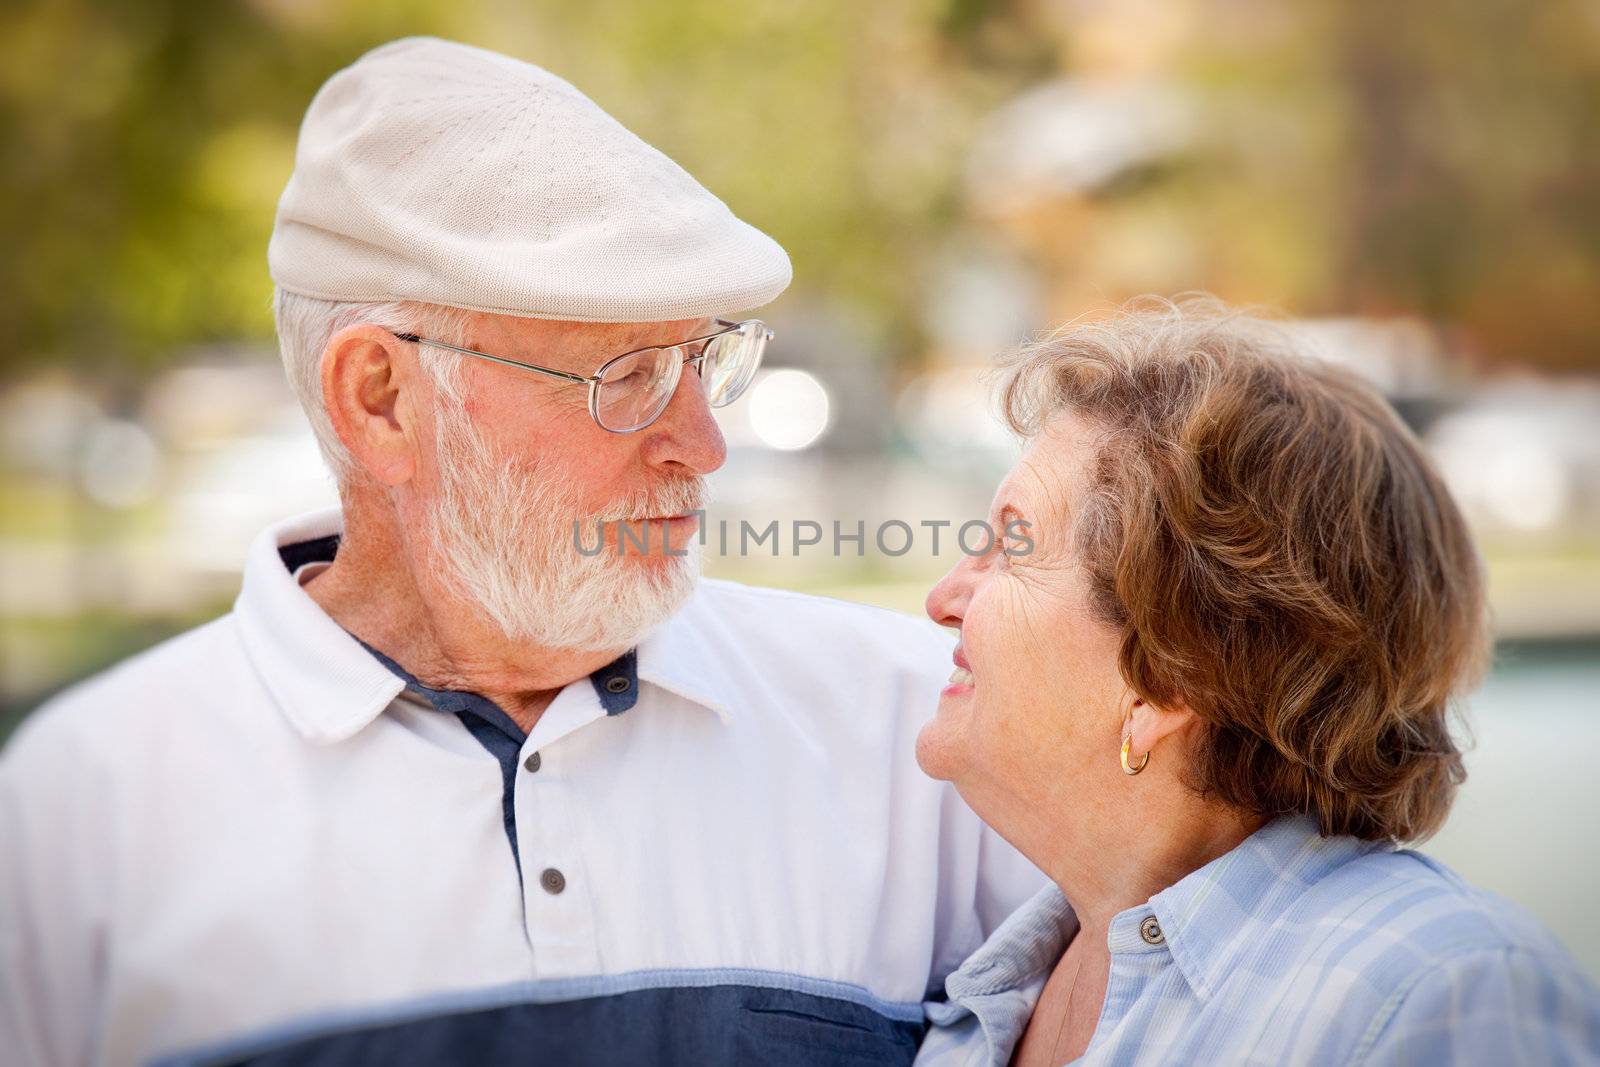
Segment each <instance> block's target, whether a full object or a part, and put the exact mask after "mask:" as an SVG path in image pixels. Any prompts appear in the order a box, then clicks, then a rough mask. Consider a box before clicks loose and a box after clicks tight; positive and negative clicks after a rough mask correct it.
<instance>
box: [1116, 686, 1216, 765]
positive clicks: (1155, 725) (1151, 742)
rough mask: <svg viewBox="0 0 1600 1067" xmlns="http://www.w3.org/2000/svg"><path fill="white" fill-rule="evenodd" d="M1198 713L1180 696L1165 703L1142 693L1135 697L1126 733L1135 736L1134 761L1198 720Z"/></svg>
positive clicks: (1124, 733) (1125, 724)
mask: <svg viewBox="0 0 1600 1067" xmlns="http://www.w3.org/2000/svg"><path fill="white" fill-rule="evenodd" d="M1198 721H1199V720H1198V718H1197V717H1196V715H1195V713H1194V712H1193V711H1192V710H1191V709H1190V708H1189V705H1188V704H1186V703H1184V702H1183V701H1182V700H1181V699H1179V700H1172V701H1168V702H1166V703H1165V704H1164V705H1162V706H1159V707H1158V706H1157V705H1155V704H1152V703H1151V702H1150V701H1148V700H1145V699H1143V698H1141V697H1137V696H1135V697H1133V698H1132V707H1131V709H1130V711H1129V714H1128V717H1127V718H1126V719H1125V720H1124V725H1123V736H1124V737H1128V736H1130V735H1131V736H1132V738H1133V745H1132V752H1133V756H1134V760H1135V762H1137V761H1138V759H1139V758H1140V757H1142V756H1143V755H1144V753H1146V752H1153V751H1155V749H1156V748H1157V746H1159V745H1160V744H1161V743H1162V742H1163V741H1165V740H1167V739H1168V738H1171V737H1173V736H1174V735H1176V734H1179V733H1181V732H1182V731H1184V730H1186V729H1188V728H1189V727H1191V726H1193V725H1194V724H1195V723H1196V722H1198Z"/></svg>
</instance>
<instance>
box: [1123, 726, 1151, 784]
mask: <svg viewBox="0 0 1600 1067" xmlns="http://www.w3.org/2000/svg"><path fill="white" fill-rule="evenodd" d="M1132 754H1133V734H1132V733H1129V734H1128V736H1127V737H1124V738H1123V739H1122V773H1123V774H1129V775H1132V774H1138V773H1139V772H1140V771H1142V770H1144V769H1145V767H1147V766H1148V765H1149V763H1150V753H1148V752H1146V753H1145V754H1144V759H1142V760H1140V761H1139V764H1138V766H1134V765H1132V764H1130V763H1129V762H1128V757H1129V756H1130V755H1132Z"/></svg>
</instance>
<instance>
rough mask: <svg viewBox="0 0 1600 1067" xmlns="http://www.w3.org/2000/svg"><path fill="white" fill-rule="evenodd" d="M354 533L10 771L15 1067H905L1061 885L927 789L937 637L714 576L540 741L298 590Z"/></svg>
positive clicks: (77, 703) (197, 633)
mask: <svg viewBox="0 0 1600 1067" xmlns="http://www.w3.org/2000/svg"><path fill="white" fill-rule="evenodd" d="M339 525H340V519H339V515H338V513H337V512H328V513H322V514H318V515H313V516H307V517H303V518H301V519H297V520H293V521H290V522H286V523H283V524H281V525H279V526H276V527H274V528H272V529H270V530H268V531H266V532H265V533H263V534H262V536H261V537H260V538H259V539H258V540H257V541H256V543H255V545H254V547H253V548H252V549H251V554H250V558H249V560H248V562H247V565H246V568H245V575H244V583H243V588H242V591H241V592H240V595H239V599H238V601H237V603H236V605H235V607H234V610H233V612H232V613H231V614H229V615H227V616H225V617H223V618H221V619H218V620H216V621H215V622H212V623H210V624H208V625H205V626H202V627H200V628H198V629H196V630H194V631H191V632H189V633H187V634H184V635H182V636H180V637H178V638H175V639H174V640H172V641H169V642H167V643H165V644H163V645H161V646H159V647H157V648H155V649H152V650H150V651H149V652H146V653H144V654H142V655H140V656H137V657H135V658H133V659H131V660H129V661H127V662H125V663H123V664H121V665H120V666H118V667H116V668H115V669H113V670H111V671H109V672H107V673H105V674H103V675H100V676H99V677H96V678H94V679H91V680H89V681H88V682H85V683H83V684H81V685H79V686H76V687H75V688H73V689H71V690H69V691H68V692H66V693H65V694H63V695H62V696H60V697H59V698H57V699H56V700H54V701H52V702H51V703H50V704H49V705H47V706H46V707H45V708H43V709H41V710H40V711H38V712H37V713H35V714H34V715H33V716H32V717H30V719H29V720H28V721H26V722H25V723H24V724H23V726H22V727H21V728H20V730H19V731H18V734H17V736H16V737H15V738H14V740H13V741H12V742H11V743H10V744H9V745H8V746H7V748H6V749H5V750H4V752H3V753H0V1061H3V1062H4V1063H6V1064H17V1065H19V1067H32V1065H56V1064H142V1063H161V1064H189V1063H238V1062H248V1063H259V1064H269V1063H282V1064H288V1063H329V1064H333V1063H339V1064H344V1063H373V1064H379V1063H381V1064H386V1065H387V1064H433V1063H471V1064H498V1063H511V1062H516V1063H521V1064H528V1063H537V1064H562V1063H686V1064H687V1063H693V1064H697V1065H700V1064H722V1063H728V1064H733V1063H739V1064H750V1063H807V1064H817V1063H841V1064H844V1063H849V1064H860V1063H866V1062H873V1063H893V1062H910V1060H911V1059H912V1057H913V1055H914V1053H915V1049H916V1045H917V1042H918V1041H919V1040H920V1038H921V1036H922V1034H923V1030H924V1027H925V1025H926V1024H925V1021H924V1020H925V1015H924V1002H925V1001H928V1000H930V999H937V998H938V997H939V996H941V995H942V994H941V993H940V992H939V991H940V990H942V985H943V980H944V978H945V976H946V974H948V973H949V972H950V971H952V970H953V969H954V968H955V967H956V966H957V965H959V964H960V962H961V961H962V960H963V959H964V958H965V957H966V956H967V955H968V954H969V953H970V952H972V951H973V950H974V949H975V948H976V947H977V946H978V945H979V944H980V943H982V942H983V940H984V939H985V938H986V937H987V935H988V934H989V933H990V932H991V931H992V930H993V929H994V928H995V927H996V926H997V925H998V924H999V922H1000V921H1001V920H1002V919H1003V918H1004V917H1005V916H1006V915H1007V914H1008V913H1009V912H1010V911H1011V910H1012V909H1013V908H1014V907H1016V906H1017V905H1018V904H1020V903H1021V902H1022V901H1023V900H1025V899H1027V898H1028V897H1029V896H1031V895H1032V893H1033V892H1034V890H1036V889H1037V888H1038V887H1039V886H1040V885H1042V884H1043V879H1042V877H1041V876H1040V875H1039V874H1038V872H1037V871H1035V870H1034V869H1033V868H1032V866H1031V865H1029V864H1028V863H1027V862H1026V861H1025V860H1023V859H1022V858H1021V857H1020V856H1018V855H1017V854H1016V852H1015V851H1014V850H1012V849H1011V848H1010V846H1008V845H1006V844H1005V843H1004V842H1003V841H1001V840H1000V839H999V838H998V837H996V836H995V835H994V834H993V833H992V832H991V831H989V830H987V829H986V828H984V827H983V826H982V824H981V823H980V822H979V821H978V819H977V818H976V817H975V816H974V815H973V814H972V812H971V811H970V810H969V809H968V808H967V807H966V806H965V805H964V804H963V803H962V801H961V800H960V798H959V797H957V796H956V794H955V793H954V791H953V790H951V789H950V788H949V787H948V786H946V785H944V784H941V783H936V782H933V781H931V780H929V779H928V778H927V777H925V776H924V775H923V774H922V773H921V771H920V770H919V769H918V768H917V766H916V762H915V759H914V758H913V741H914V738H915V735H916V730H917V728H918V727H919V725H920V724H921V723H922V722H923V721H924V720H925V719H926V718H928V716H929V715H931V714H932V712H933V709H934V706H935V703H936V700H937V694H938V690H939V687H940V685H941V684H942V679H943V677H944V676H945V675H946V674H947V673H948V671H949V664H950V646H951V641H950V639H949V637H948V636H947V635H946V634H944V633H943V632H942V631H941V630H939V629H938V628H937V627H935V626H933V625H932V624H931V623H927V622H924V621H921V620H914V619H910V618H907V617H905V616H901V615H897V614H893V613H890V612H885V611H880V610H877V609H873V608H866V607H862V606H859V605H853V604H847V603H843V602H839V601H834V600H827V599H821V598H817V597H809V596H801V595H798V594H793V593H787V592H780V591H775V590H770V589H755V588H749V587H745V586H740V585H736V584H732V583H728V582H721V581H711V580H705V581H702V582H701V583H700V586H699V589H698V591H697V592H696V593H695V595H694V596H693V598H692V599H691V600H690V601H689V603H688V604H687V605H686V606H685V608H684V609H683V610H682V611H681V612H679V613H678V615H676V616H675V617H674V618H673V619H671V620H670V621H669V622H667V623H665V624H663V625H662V626H661V627H659V628H658V629H656V630H655V631H654V632H653V633H651V634H650V635H649V636H648V637H647V638H646V639H644V640H643V641H642V642H641V643H640V645H639V646H638V648H637V650H636V654H634V653H630V654H629V655H627V656H624V657H622V659H620V660H619V661H617V663H615V664H612V665H611V666H609V667H608V668H606V669H605V670H603V671H600V672H597V673H596V675H595V676H594V677H593V678H588V679H582V680H580V681H577V682H574V683H573V684H571V685H569V686H567V687H566V688H564V689H563V690H562V691H561V692H560V694H558V695H557V697H556V698H555V700H554V701H553V702H552V703H551V704H550V706H549V708H548V709H547V710H546V711H545V713H544V715H543V716H542V717H541V718H540V719H539V721H538V723H537V724H536V726H535V727H534V729H533V731H532V732H531V733H529V734H528V735H527V736H526V737H520V735H521V731H520V730H518V729H517V728H516V727H515V725H514V724H510V723H509V720H508V719H505V717H504V716H503V713H499V709H497V708H495V707H494V706H493V705H492V704H490V703H489V702H488V701H487V700H485V699H484V698H482V697H478V696H475V695H473V694H461V693H454V694H452V693H436V692H429V691H426V690H424V689H423V688H422V687H420V686H415V685H411V686H408V684H407V679H406V678H404V677H402V676H401V674H399V673H396V670H394V669H391V666H390V665H386V664H385V662H384V660H383V658H381V657H380V656H378V655H374V654H373V653H372V652H371V651H369V650H367V649H365V648H364V647H363V646H362V645H361V644H360V643H359V642H358V641H356V640H355V639H354V638H353V637H351V636H350V635H349V634H348V633H346V632H345V631H344V630H343V629H341V628H340V627H339V626H338V624H337V623H335V622H334V621H333V620H332V619H331V618H329V617H328V616H327V615H326V614H325V613H323V612H322V610H321V609H320V608H319V607H318V606H317V604H316V603H315V602H314V601H312V600H311V598H310V597H309V596H308V595H307V594H306V593H305V592H304V590H303V589H302V588H301V586H300V584H299V582H298V581H297V580H296V578H295V576H294V574H293V573H291V567H293V568H296V569H299V568H303V567H305V566H308V565H309V566H313V567H314V566H316V561H317V559H318V558H319V557H326V556H328V555H330V554H331V552H332V551H334V549H335V547H336V540H337V538H336V535H337V533H338V531H339ZM302 577H303V575H302ZM393 666H395V667H398V665H393ZM608 712H609V713H608ZM497 714H500V717H501V719H505V721H503V722H497V721H495V716H496V715H497ZM519 738H520V740H519Z"/></svg>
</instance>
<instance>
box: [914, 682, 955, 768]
mask: <svg viewBox="0 0 1600 1067" xmlns="http://www.w3.org/2000/svg"><path fill="white" fill-rule="evenodd" d="M939 703H940V710H939V714H938V715H936V716H934V717H933V718H932V719H930V720H928V721H927V722H926V723H923V725H922V729H921V730H920V731H918V733H917V766H919V767H921V768H922V773H923V774H926V775H927V776H928V777H929V778H937V779H939V780H940V781H945V782H948V781H953V780H954V779H955V777H956V776H957V775H958V774H959V773H960V771H961V763H960V759H959V757H960V754H961V752H962V746H961V744H960V743H959V741H958V739H957V738H956V736H955V734H956V731H955V729H954V727H953V725H952V724H951V722H950V720H949V712H948V711H946V710H945V708H944V707H943V705H944V703H945V702H944V701H940V702H939Z"/></svg>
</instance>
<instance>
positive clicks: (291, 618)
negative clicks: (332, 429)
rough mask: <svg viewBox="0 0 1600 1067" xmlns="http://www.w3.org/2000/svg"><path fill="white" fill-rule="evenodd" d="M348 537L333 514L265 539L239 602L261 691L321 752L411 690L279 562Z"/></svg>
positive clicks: (284, 526)
mask: <svg viewBox="0 0 1600 1067" xmlns="http://www.w3.org/2000/svg"><path fill="white" fill-rule="evenodd" d="M343 529H344V519H343V515H342V514H341V513H340V511H339V509H338V508H331V509H328V510H324V511H317V512H313V513H311V514H309V515H302V516H299V517H297V518H294V519H290V520H288V521H286V522H281V523H277V524H275V525H273V526H271V527H268V528H267V529H266V530H264V531H262V532H261V533H260V534H259V535H258V536H257V537H256V539H255V541H254V542H253V543H252V544H251V546H250V552H249V554H248V555H247V556H246V558H245V566H244V580H243V583H242V584H241V586H240V589H239V598H238V599H237V600H236V601H235V602H234V614H235V617H236V618H237V619H238V625H239V631H240V634H241V636H242V637H243V639H244V647H245V653H246V655H248V656H249V658H250V662H251V663H252V664H253V665H254V666H255V669H256V673H257V674H259V675H260V676H261V682H262V684H263V685H264V686H266V688H267V690H268V692H270V693H271V694H272V696H273V699H274V700H276V701H277V703H278V706H279V707H280V708H281V709H283V713H284V715H285V716H286V717H287V718H288V719H289V721H290V723H292V724H293V725H294V727H295V729H296V730H298V731H299V732H300V734H301V736H303V737H304V738H305V739H306V740H307V741H310V742H311V743H313V744H319V745H327V744H334V743H337V742H339V741H343V740H345V739H347V738H349V737H352V736H354V735H355V734H356V733H357V732H358V731H360V730H361V729H362V727H364V726H366V725H367V724H368V723H370V722H372V720H374V719H376V718H377V717H378V716H379V715H381V714H382V713H383V709H384V708H387V707H388V706H389V705H390V704H391V703H392V702H393V701H394V698H395V697H397V696H399V695H400V692H401V690H403V689H404V688H405V682H404V681H403V680H402V679H401V678H400V677H399V676H398V675H396V674H394V673H393V672H392V671H390V670H389V669H388V668H387V667H385V666H384V665H383V664H382V663H379V662H378V661H377V660H376V659H374V658H373V657H372V656H370V655H368V654H367V651H366V649H364V648H362V647H361V643H360V642H358V641H357V640H356V639H355V638H354V637H352V636H351V635H350V634H349V633H347V632H346V631H345V629H344V628H343V627H342V626H340V625H339V624H338V623H336V622H334V621H333V619H332V618H330V617H329V616H328V614H327V612H325V611H323V610H322V607H321V605H319V604H318V603H317V602H316V601H315V600H312V599H311V597H310V595H309V594H307V593H306V591H305V590H304V589H302V588H301V587H300V583H299V582H297V581H296V580H295V578H294V575H293V574H292V573H291V572H290V570H289V568H288V567H287V566H286V565H285V560H284V558H283V556H282V555H281V554H280V551H281V550H282V549H283V548H284V547H285V546H289V545H297V544H300V543H302V542H308V541H317V540H319V539H323V538H328V537H333V536H336V535H338V534H340V533H342V532H343Z"/></svg>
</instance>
